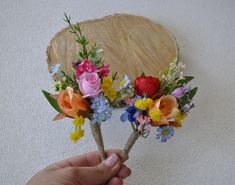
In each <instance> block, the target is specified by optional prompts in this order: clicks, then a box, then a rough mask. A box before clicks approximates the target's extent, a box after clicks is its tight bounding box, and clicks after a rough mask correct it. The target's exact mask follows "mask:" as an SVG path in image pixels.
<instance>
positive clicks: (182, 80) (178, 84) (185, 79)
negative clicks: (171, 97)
mask: <svg viewBox="0 0 235 185" xmlns="http://www.w3.org/2000/svg"><path fill="white" fill-rule="evenodd" d="M192 79H194V77H193V76H184V78H183V79H181V80H179V81H178V83H177V87H180V86H182V85H184V84H187V83H188V82H190V81H191V80H192Z"/></svg>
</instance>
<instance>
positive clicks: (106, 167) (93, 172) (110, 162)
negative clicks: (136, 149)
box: [73, 153, 122, 185]
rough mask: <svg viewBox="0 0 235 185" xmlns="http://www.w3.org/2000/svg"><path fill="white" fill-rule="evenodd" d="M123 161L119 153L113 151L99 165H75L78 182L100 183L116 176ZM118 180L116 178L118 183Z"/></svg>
mask: <svg viewBox="0 0 235 185" xmlns="http://www.w3.org/2000/svg"><path fill="white" fill-rule="evenodd" d="M121 165H122V163H121V161H120V159H119V157H118V155H117V154H115V153H113V154H110V156H109V157H108V158H107V159H106V160H104V161H103V162H102V163H100V164H99V165H97V166H93V167H73V169H75V170H76V172H75V174H76V175H75V177H76V179H77V182H79V183H80V184H86V185H99V184H103V183H105V182H107V181H109V180H110V179H111V178H112V177H114V176H116V174H117V173H118V171H119V170H120V168H121ZM116 181H117V180H115V183H116Z"/></svg>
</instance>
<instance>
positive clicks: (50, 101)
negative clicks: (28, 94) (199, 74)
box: [42, 90, 62, 113]
mask: <svg viewBox="0 0 235 185" xmlns="http://www.w3.org/2000/svg"><path fill="white" fill-rule="evenodd" d="M42 93H43V94H44V96H45V97H46V99H47V100H48V102H49V103H50V104H51V106H52V107H54V109H55V110H56V111H58V112H60V113H62V110H61V109H60V106H59V105H58V103H57V100H56V99H55V98H53V97H52V94H50V93H49V92H47V91H44V90H42Z"/></svg>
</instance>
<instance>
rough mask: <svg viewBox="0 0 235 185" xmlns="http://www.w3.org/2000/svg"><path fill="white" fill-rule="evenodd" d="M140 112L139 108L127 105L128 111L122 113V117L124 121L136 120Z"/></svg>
mask: <svg viewBox="0 0 235 185" xmlns="http://www.w3.org/2000/svg"><path fill="white" fill-rule="evenodd" d="M137 113H138V109H137V108H136V107H135V106H133V105H131V106H129V107H127V109H126V111H125V112H124V113H123V114H122V115H121V117H120V119H121V121H122V122H126V121H127V120H129V121H130V122H131V123H132V122H134V121H136V114H137Z"/></svg>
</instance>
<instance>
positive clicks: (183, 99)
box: [178, 87, 198, 107]
mask: <svg viewBox="0 0 235 185" xmlns="http://www.w3.org/2000/svg"><path fill="white" fill-rule="evenodd" d="M197 90H198V87H194V88H193V89H191V90H190V91H189V92H187V93H185V95H184V96H183V97H181V98H179V99H178V103H179V106H180V107H183V106H184V105H186V104H189V103H190V102H192V99H193V97H194V96H195V94H196V93H197Z"/></svg>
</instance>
